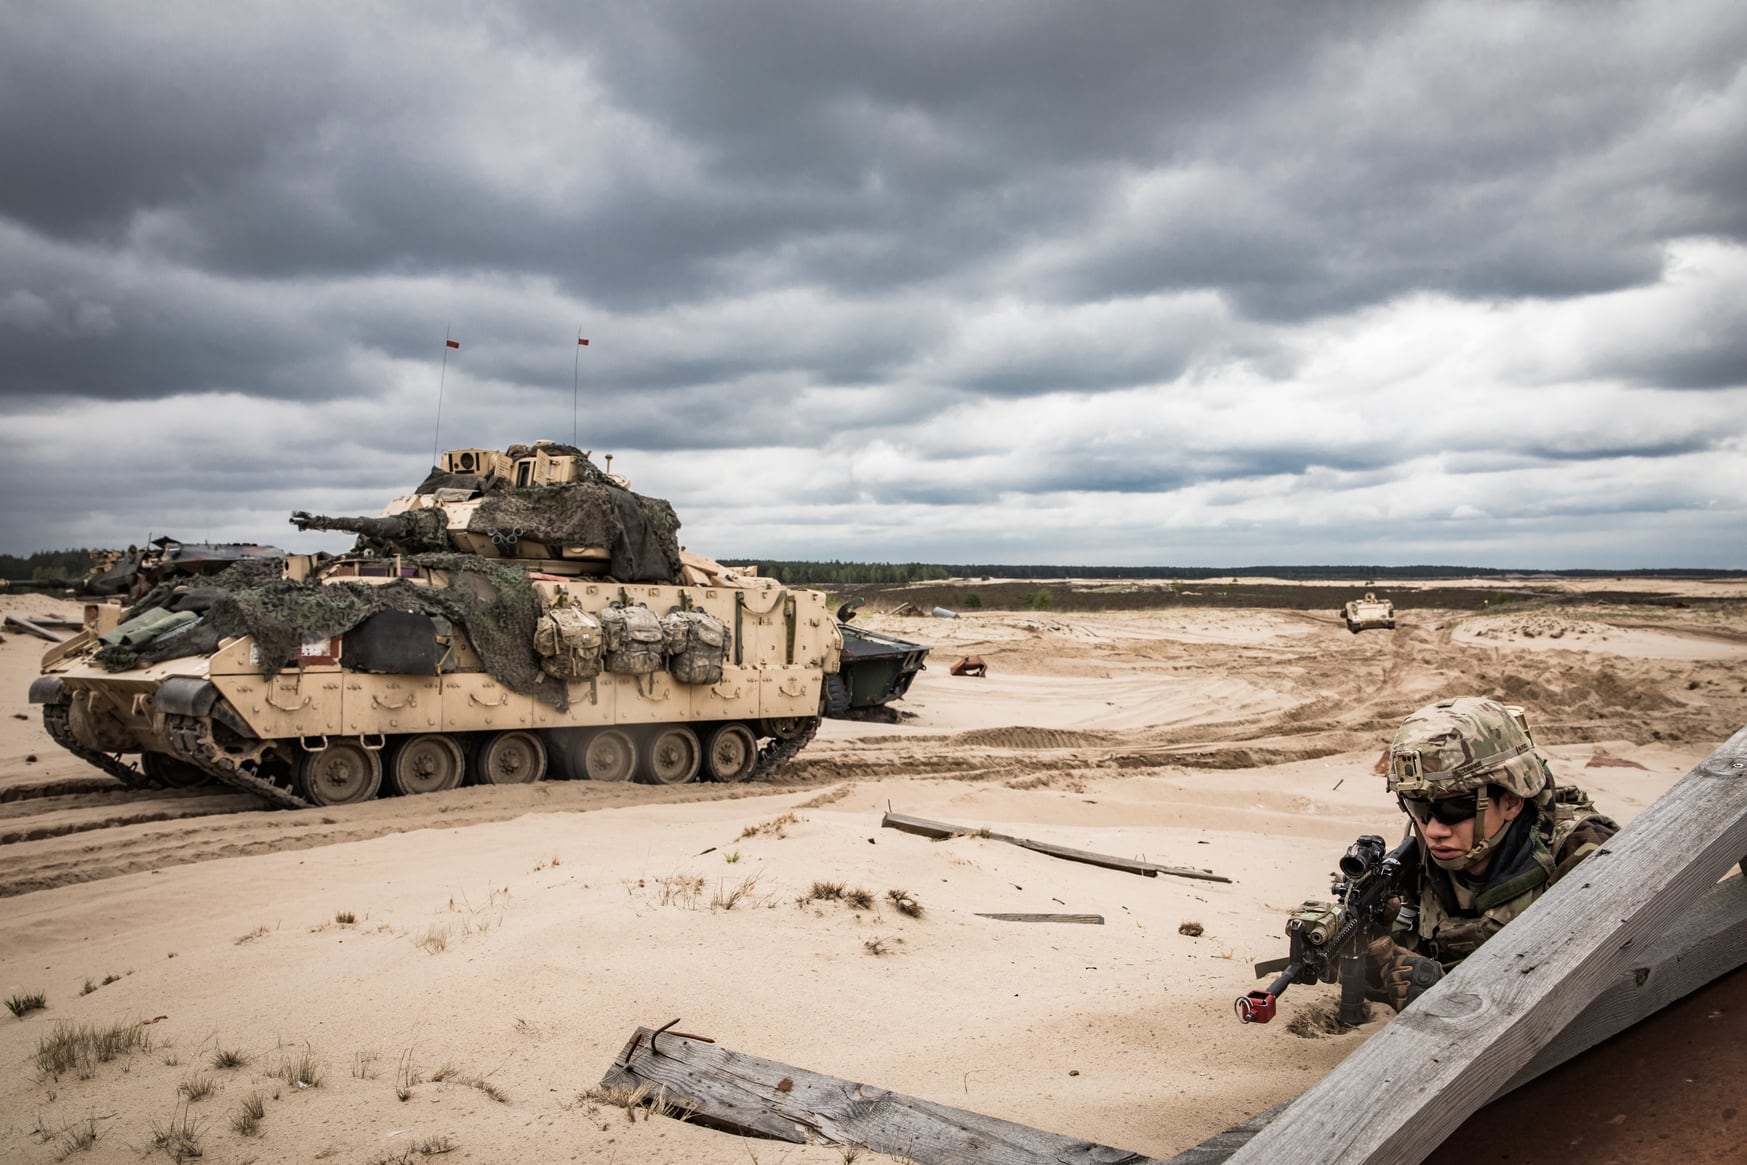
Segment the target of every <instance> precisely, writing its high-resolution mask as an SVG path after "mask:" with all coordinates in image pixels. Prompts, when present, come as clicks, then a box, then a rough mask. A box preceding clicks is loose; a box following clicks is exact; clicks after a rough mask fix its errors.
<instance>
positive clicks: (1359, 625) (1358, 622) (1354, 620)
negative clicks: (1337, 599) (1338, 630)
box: [1340, 591, 1395, 635]
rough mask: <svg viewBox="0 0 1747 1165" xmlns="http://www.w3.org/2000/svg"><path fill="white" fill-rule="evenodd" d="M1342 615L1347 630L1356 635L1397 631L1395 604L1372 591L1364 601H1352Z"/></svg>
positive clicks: (1342, 611)
mask: <svg viewBox="0 0 1747 1165" xmlns="http://www.w3.org/2000/svg"><path fill="white" fill-rule="evenodd" d="M1340 614H1341V617H1342V618H1344V619H1345V620H1346V621H1347V630H1348V631H1351V632H1352V633H1353V634H1354V635H1357V634H1358V633H1359V632H1361V631H1375V630H1378V629H1382V630H1385V631H1393V630H1395V604H1394V603H1392V602H1390V601H1389V600H1388V599H1380V598H1378V597H1377V596H1376V595H1374V594H1372V593H1371V592H1370V591H1366V592H1365V597H1364V598H1362V599H1352V600H1350V601H1349V602H1348V603H1347V605H1346V606H1345V607H1344V608H1343V609H1342V610H1341V612H1340Z"/></svg>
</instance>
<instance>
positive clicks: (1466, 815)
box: [1398, 793, 1480, 825]
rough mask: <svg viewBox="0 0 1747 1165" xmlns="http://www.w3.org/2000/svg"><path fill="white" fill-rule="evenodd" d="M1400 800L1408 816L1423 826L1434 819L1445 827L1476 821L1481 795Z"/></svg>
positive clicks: (1406, 798)
mask: <svg viewBox="0 0 1747 1165" xmlns="http://www.w3.org/2000/svg"><path fill="white" fill-rule="evenodd" d="M1398 800H1399V801H1400V802H1401V808H1402V809H1403V810H1405V811H1406V812H1407V814H1408V816H1410V817H1412V818H1413V819H1414V820H1415V821H1417V822H1419V823H1420V824H1421V825H1424V824H1425V823H1426V822H1427V821H1429V820H1430V819H1431V818H1433V817H1436V818H1437V819H1438V820H1439V821H1440V822H1442V823H1443V824H1445V825H1460V824H1462V823H1463V822H1464V821H1472V820H1474V814H1475V813H1477V812H1479V801H1480V795H1479V794H1478V793H1469V794H1467V795H1466V796H1461V795H1458V796H1455V797H1439V798H1437V799H1436V800H1433V799H1431V798H1429V797H1401V798H1398Z"/></svg>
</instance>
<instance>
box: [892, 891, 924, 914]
mask: <svg viewBox="0 0 1747 1165" xmlns="http://www.w3.org/2000/svg"><path fill="white" fill-rule="evenodd" d="M886 901H888V902H890V903H891V904H892V905H893V906H894V907H896V908H897V911H898V913H899V914H903V915H908V916H909V917H911V918H921V917H922V903H920V902H918V901H917V900H916V896H915V895H914V894H912V893H910V892H909V891H908V890H887V891H886Z"/></svg>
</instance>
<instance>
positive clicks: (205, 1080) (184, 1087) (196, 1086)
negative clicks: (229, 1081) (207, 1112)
mask: <svg viewBox="0 0 1747 1165" xmlns="http://www.w3.org/2000/svg"><path fill="white" fill-rule="evenodd" d="M217 1088H218V1082H217V1081H215V1080H213V1078H212V1076H211V1074H210V1073H207V1072H196V1073H194V1075H192V1076H190V1077H188V1078H187V1079H186V1080H184V1081H182V1083H180V1084H178V1085H177V1086H176V1092H177V1094H178V1095H180V1096H184V1097H187V1098H188V1103H190V1104H193V1103H195V1102H196V1101H201V1100H205V1099H206V1098H207V1097H209V1096H211V1095H212V1094H213V1092H214V1091H215V1090H217Z"/></svg>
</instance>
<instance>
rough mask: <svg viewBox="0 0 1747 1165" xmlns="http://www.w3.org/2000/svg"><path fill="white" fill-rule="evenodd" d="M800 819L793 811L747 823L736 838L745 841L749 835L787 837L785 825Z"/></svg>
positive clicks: (795, 822) (797, 822)
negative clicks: (759, 822) (756, 822)
mask: <svg viewBox="0 0 1747 1165" xmlns="http://www.w3.org/2000/svg"><path fill="white" fill-rule="evenodd" d="M800 821H801V819H800V818H799V817H796V816H795V815H794V814H793V813H784V814H783V815H782V816H781V817H773V818H771V819H770V820H769V821H766V822H763V823H761V824H759V825H748V826H747V827H746V828H745V829H742V830H741V831H740V836H739V838H737V839H736V840H738V841H745V840H746V839H747V838H749V837H761V836H762V837H787V836H788V832H787V827H788V826H790V825H797V824H799V823H800Z"/></svg>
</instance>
